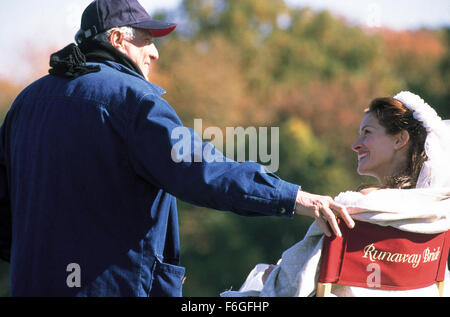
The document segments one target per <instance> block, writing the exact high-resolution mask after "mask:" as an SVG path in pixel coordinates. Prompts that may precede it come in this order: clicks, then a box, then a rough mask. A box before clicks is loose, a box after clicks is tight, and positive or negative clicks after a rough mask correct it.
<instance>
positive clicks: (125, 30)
mask: <svg viewBox="0 0 450 317" xmlns="http://www.w3.org/2000/svg"><path fill="white" fill-rule="evenodd" d="M113 31H119V32H120V33H122V35H123V37H124V38H125V40H127V41H132V40H134V38H135V37H136V29H135V28H133V27H131V26H121V27H114V28H111V29H109V30H106V31H105V32H103V33H100V34H97V35H96V36H94V40H99V41H103V42H107V43H109V37H110V35H111V33H112V32H113Z"/></svg>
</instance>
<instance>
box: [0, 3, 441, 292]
mask: <svg viewBox="0 0 450 317" xmlns="http://www.w3.org/2000/svg"><path fill="white" fill-rule="evenodd" d="M167 14H172V13H165V14H161V17H162V18H164V15H167ZM177 14H178V16H182V17H183V18H184V19H185V20H186V21H188V22H187V23H185V24H184V28H183V29H178V30H177V32H175V33H174V34H173V35H171V36H169V37H167V38H164V39H161V40H159V42H158V41H157V42H156V44H157V46H158V48H159V51H160V60H159V61H158V62H157V64H156V66H154V69H153V78H152V80H153V81H154V82H155V83H156V84H158V85H159V86H161V87H163V88H164V89H165V90H166V91H167V94H166V95H165V99H167V100H168V101H169V103H170V104H171V105H172V106H173V107H174V108H175V110H176V111H177V113H178V114H179V115H180V117H181V119H182V121H183V122H184V124H185V125H186V126H190V127H193V122H194V121H193V120H194V119H195V118H200V119H202V120H203V125H204V128H205V127H206V126H217V127H220V128H222V129H225V128H226V127H236V126H243V127H248V126H256V127H258V126H262V127H279V128H280V140H279V146H280V170H279V175H280V176H281V177H283V178H285V179H286V180H289V181H291V182H294V183H297V184H300V185H302V187H303V188H304V189H305V190H307V191H313V192H316V193H320V194H326V195H336V194H337V193H339V192H341V191H344V190H352V189H355V188H356V187H357V186H358V185H359V184H360V183H361V182H363V181H365V180H364V179H362V178H361V177H360V176H358V175H357V174H356V172H355V163H356V157H355V155H354V154H353V153H352V151H351V149H350V146H351V144H352V143H353V141H354V139H355V138H356V135H357V131H358V128H359V124H360V120H361V118H362V114H363V110H364V109H365V108H366V107H367V105H368V104H369V103H370V101H371V100H372V99H373V98H375V97H380V96H392V95H394V94H395V93H397V92H399V91H401V90H410V91H413V92H415V93H418V94H420V95H421V96H422V97H423V98H424V99H425V100H426V101H427V102H428V103H430V104H431V105H433V106H434V107H435V108H436V109H437V111H438V113H439V114H440V115H441V116H442V117H443V118H449V117H450V107H449V101H450V100H449V97H450V95H449V91H450V89H449V88H450V87H449V82H450V75H449V74H450V57H449V56H450V54H449V52H450V51H449V49H450V30H449V29H440V30H417V31H404V32H394V31H391V30H388V29H376V30H374V29H363V28H360V27H356V26H353V25H350V24H347V23H346V22H345V21H343V20H342V19H340V18H336V17H334V16H333V15H332V14H330V13H329V12H327V11H323V12H315V11H312V10H311V9H308V8H303V9H293V8H291V7H288V6H286V4H285V3H284V1H282V0H247V1H233V0H221V1H208V0H198V1H188V0H184V1H183V2H182V5H181V7H180V8H179V9H178V12H177ZM49 53H50V51H49ZM45 62H46V63H47V62H48V61H45ZM42 63H43V62H42ZM42 67H46V65H43V66H42ZM21 88H22V87H19V86H16V85H14V84H12V83H9V82H7V81H5V80H3V81H0V92H1V93H0V113H1V114H2V115H4V114H5V113H6V111H7V110H8V109H9V107H10V105H11V103H12V101H13V99H14V97H15V96H16V95H17V94H18V93H19V91H20V89H21ZM300 218H301V217H297V218H295V219H294V220H280V219H268V218H265V219H246V218H242V217H239V216H235V215H231V214H226V213H221V212H215V211H211V210H207V209H204V208H199V207H195V206H191V205H189V204H186V203H183V202H181V203H180V226H181V235H182V236H181V246H182V253H183V254H182V263H183V265H185V266H187V280H186V284H185V295H187V296H189V295H190V296H218V294H219V293H220V292H221V291H223V290H225V289H229V288H230V287H232V286H233V288H234V289H236V288H238V287H239V286H240V284H241V283H242V282H243V280H244V278H245V276H246V275H247V273H248V272H249V271H250V270H251V268H252V267H253V266H254V265H255V264H257V263H261V262H265V263H274V262H276V261H277V260H278V258H279V257H280V256H281V252H282V251H283V250H284V249H286V248H288V247H289V246H290V245H291V244H293V243H295V242H297V241H298V240H300V239H301V238H302V236H303V234H304V233H305V230H306V228H307V225H308V224H309V223H310V222H309V220H308V219H300ZM0 281H1V280H0Z"/></svg>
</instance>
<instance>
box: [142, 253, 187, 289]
mask: <svg viewBox="0 0 450 317" xmlns="http://www.w3.org/2000/svg"><path fill="white" fill-rule="evenodd" d="M185 271H186V269H185V268H184V267H182V266H177V265H173V264H168V263H162V262H158V261H156V263H155V270H154V271H153V283H152V287H151V289H150V293H149V296H151V297H181V296H182V281H183V277H184V274H185Z"/></svg>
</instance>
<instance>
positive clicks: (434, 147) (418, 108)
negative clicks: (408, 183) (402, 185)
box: [394, 91, 450, 188]
mask: <svg viewBox="0 0 450 317" xmlns="http://www.w3.org/2000/svg"><path fill="white" fill-rule="evenodd" d="M394 98H395V99H397V100H399V101H401V102H402V103H403V104H404V105H405V106H406V107H407V108H408V109H410V110H412V111H413V112H414V114H413V115H414V118H415V119H416V120H418V121H420V122H421V123H422V125H423V126H424V127H425V129H426V130H427V138H426V140H425V153H426V154H427V156H428V160H427V161H426V162H425V163H424V164H423V166H422V169H421V170H420V174H419V178H418V180H417V185H416V188H430V187H433V188H437V187H441V188H442V187H449V188H450V120H442V119H441V118H440V117H439V116H438V115H437V113H436V111H435V110H434V109H433V108H432V107H430V106H429V105H428V104H427V103H425V102H424V101H423V99H422V98H420V97H419V96H417V95H415V94H413V93H411V92H409V91H402V92H401V93H399V94H397V95H396V96H395V97H394Z"/></svg>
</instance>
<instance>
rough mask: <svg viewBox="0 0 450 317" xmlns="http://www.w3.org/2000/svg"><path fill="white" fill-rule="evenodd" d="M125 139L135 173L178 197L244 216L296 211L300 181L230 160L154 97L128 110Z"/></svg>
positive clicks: (168, 106) (291, 214)
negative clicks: (130, 111) (128, 117)
mask: <svg viewBox="0 0 450 317" xmlns="http://www.w3.org/2000/svg"><path fill="white" fill-rule="evenodd" d="M127 142H128V146H129V153H130V154H129V155H130V161H131V164H132V166H133V168H134V170H135V171H136V173H137V174H139V175H140V176H141V177H143V178H145V179H146V180H147V181H149V182H151V183H152V184H154V185H155V186H157V187H158V188H162V189H164V190H165V191H167V192H169V193H171V194H172V195H174V196H176V197H177V198H179V199H181V200H184V201H186V202H189V203H192V204H195V205H199V206H203V207H209V208H213V209H219V210H226V211H232V212H235V213H238V214H241V215H246V216H256V215H270V216H274V215H276V216H285V217H292V216H293V214H294V209H295V198H296V196H297V192H298V189H299V186H298V185H295V184H292V183H289V182H286V181H284V180H282V179H280V178H279V177H277V176H276V175H275V174H273V173H270V172H267V171H266V170H265V168H264V167H263V166H262V165H260V164H257V163H255V162H243V163H239V162H235V161H232V160H229V159H228V158H226V157H225V156H224V155H223V154H222V153H220V152H219V151H218V150H217V149H215V148H214V146H213V145H212V144H211V143H205V142H202V140H201V139H200V137H199V136H198V135H197V134H196V133H195V132H194V131H193V130H192V129H189V128H187V127H184V126H183V125H182V123H181V121H180V119H179V118H178V116H177V114H176V113H175V111H174V110H173V109H172V107H171V106H170V105H169V104H168V103H167V102H166V101H164V99H162V98H160V97H158V96H155V95H147V96H145V97H143V98H142V99H141V101H140V103H139V105H138V107H136V108H135V110H134V111H132V113H131V115H130V120H129V126H128V136H127Z"/></svg>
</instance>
